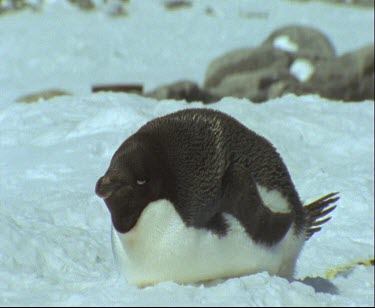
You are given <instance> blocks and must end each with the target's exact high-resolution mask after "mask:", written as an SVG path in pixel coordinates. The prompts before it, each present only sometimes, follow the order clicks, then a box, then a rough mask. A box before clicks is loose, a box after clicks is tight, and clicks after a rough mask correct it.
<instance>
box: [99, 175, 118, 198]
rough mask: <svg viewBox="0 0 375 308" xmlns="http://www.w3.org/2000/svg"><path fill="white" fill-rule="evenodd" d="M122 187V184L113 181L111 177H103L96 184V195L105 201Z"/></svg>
mask: <svg viewBox="0 0 375 308" xmlns="http://www.w3.org/2000/svg"><path fill="white" fill-rule="evenodd" d="M120 186H121V184H119V183H114V182H113V181H111V179H110V177H109V176H102V177H101V178H100V179H99V180H98V181H97V182H96V186H95V193H96V194H97V195H98V196H99V197H100V198H102V199H104V200H105V199H107V198H108V197H109V196H110V195H111V194H112V193H113V192H114V191H115V190H116V189H118V188H119V187H120Z"/></svg>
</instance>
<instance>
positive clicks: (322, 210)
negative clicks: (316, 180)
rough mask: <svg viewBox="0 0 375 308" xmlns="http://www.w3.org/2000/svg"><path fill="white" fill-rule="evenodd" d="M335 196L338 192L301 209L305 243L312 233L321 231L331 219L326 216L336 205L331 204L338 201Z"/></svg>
mask: <svg viewBox="0 0 375 308" xmlns="http://www.w3.org/2000/svg"><path fill="white" fill-rule="evenodd" d="M337 194H338V192H334V193H330V194H328V195H326V196H324V197H322V198H320V199H318V200H315V201H313V202H311V203H310V204H308V205H305V206H304V207H303V209H304V213H305V222H306V231H305V232H306V241H307V240H308V239H309V238H310V237H311V236H312V235H313V234H314V233H316V232H318V231H320V230H321V229H322V227H321V225H322V224H324V223H326V222H327V221H328V220H330V219H331V217H330V216H327V215H328V214H329V213H331V212H332V211H333V210H334V209H335V208H336V205H335V204H333V203H335V202H336V201H337V200H339V199H340V197H338V196H337Z"/></svg>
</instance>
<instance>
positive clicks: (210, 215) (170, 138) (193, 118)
mask: <svg viewBox="0 0 375 308" xmlns="http://www.w3.org/2000/svg"><path fill="white" fill-rule="evenodd" d="M136 135H138V136H139V137H140V138H141V139H145V140H149V143H151V144H152V145H153V147H154V148H153V152H154V153H155V155H157V156H158V159H160V160H161V161H162V164H163V166H164V167H165V169H166V170H165V182H166V183H167V184H166V185H165V197H166V198H167V199H169V200H171V201H172V203H173V204H174V205H175V207H176V209H177V211H178V212H179V214H180V215H181V217H182V218H183V220H184V221H185V222H186V223H187V225H192V226H195V227H206V228H211V229H212V230H213V231H214V232H217V233H218V234H225V231H226V223H225V220H224V219H223V217H222V215H221V213H222V212H223V211H226V212H228V213H231V211H233V209H229V208H228V207H230V203H231V198H232V197H228V194H230V195H231V196H236V195H237V194H241V188H240V187H243V186H244V185H248V186H249V189H252V190H254V191H250V190H249V193H248V195H252V194H255V193H256V187H255V186H254V185H253V182H254V181H255V183H256V184H258V185H261V186H263V187H266V188H267V189H268V190H274V189H275V190H277V191H279V192H280V193H281V194H282V196H283V197H284V198H285V199H286V200H287V201H288V203H289V205H290V207H291V208H290V211H291V214H290V215H289V216H288V217H286V216H285V217H281V216H280V217H275V219H276V220H277V221H278V220H280V223H279V225H280V228H278V227H275V228H274V230H273V231H270V234H269V236H268V237H264V238H262V236H264V235H259V236H260V237H261V241H265V242H269V243H273V242H275V241H276V240H275V239H278V240H279V239H280V238H278V236H279V235H277V234H278V233H280V234H281V233H283V234H285V233H286V231H287V229H288V228H289V226H290V224H291V223H292V222H294V224H295V228H296V232H298V231H299V230H300V229H302V228H303V224H304V214H303V206H302V203H301V201H300V198H299V196H298V193H297V192H296V190H295V187H294V185H293V182H292V180H291V177H290V175H289V172H288V170H287V168H286V166H285V164H284V162H283V160H282V159H281V157H280V155H279V154H278V153H277V151H276V149H275V148H274V147H273V145H272V144H271V143H270V142H269V141H267V140H266V139H265V138H263V137H261V136H259V135H258V134H256V133H255V132H253V131H251V130H250V129H248V128H247V127H245V126H244V125H242V124H241V123H240V122H239V121H237V120H236V119H234V118H232V117H231V116H229V115H226V114H224V113H222V112H219V111H215V110H212V109H186V110H182V111H178V112H175V113H172V114H169V115H166V116H163V117H160V118H156V119H154V120H152V121H150V122H148V123H147V124H145V125H144V126H143V127H141V129H140V130H139V131H138V132H137V133H136ZM233 179H234V180H235V181H238V185H237V186H233V185H232V186H230V185H229V184H232V182H233ZM248 183H249V184H248ZM250 186H254V187H251V188H250ZM228 187H229V188H228ZM237 187H238V189H239V190H238V191H236V190H237ZM245 188H246V187H245ZM249 198H250V199H251V197H249ZM232 199H233V198H232ZM250 199H249V204H250V203H252V204H253V203H257V202H258V201H257V200H258V199H255V197H254V200H250ZM225 200H226V201H225ZM224 203H225V204H224ZM244 206H245V205H242V207H244ZM249 206H250V205H249ZM252 206H254V208H253V209H251V210H249V211H248V212H246V211H244V209H243V208H242V209H241V208H239V209H237V210H236V211H235V214H237V216H239V219H243V220H247V221H249V228H251V226H252V225H254V224H255V223H256V221H255V219H256V218H254V217H256V215H253V213H254V212H256V213H257V215H258V216H259V217H258V218H259V219H262V217H263V216H264V215H265V214H264V213H263V212H262V213H261V212H259V211H258V210H257V208H256V206H257V205H252ZM231 214H233V213H231ZM267 214H269V213H267ZM269 215H271V214H269ZM244 216H249V217H244ZM272 219H273V218H272ZM272 221H275V220H272ZM266 225H267V224H266V223H265V224H264V226H263V227H259V228H260V230H263V231H264V232H266V231H267V230H268V229H269V228H270V226H269V225H267V226H266ZM275 225H277V223H276V224H275ZM266 229H267V230H266ZM281 229H282V230H281ZM263 231H262V232H263ZM268 231H269V230H268ZM268 231H267V232H268ZM249 232H252V233H254V232H255V231H254V232H253V231H251V230H250V231H249ZM258 233H259V232H258ZM252 236H253V237H254V234H252ZM280 236H281V235H280ZM281 237H282V236H281ZM255 239H256V238H255Z"/></svg>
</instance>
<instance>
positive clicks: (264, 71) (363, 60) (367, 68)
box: [204, 25, 374, 102]
mask: <svg viewBox="0 0 375 308" xmlns="http://www.w3.org/2000/svg"><path fill="white" fill-rule="evenodd" d="M373 84H374V46H373V45H371V46H367V47H364V48H361V49H359V50H356V51H353V52H350V53H347V54H344V55H342V56H340V57H337V56H336V54H335V50H334V47H333V45H332V44H331V42H330V41H329V39H328V38H327V37H326V36H325V35H324V34H323V33H321V32H320V31H318V30H317V29H313V28H309V27H306V26H299V25H291V26H286V27H283V28H280V29H278V30H276V31H274V32H273V33H271V35H270V36H269V37H268V38H267V39H266V40H265V41H264V42H263V44H262V45H261V46H259V47H256V48H243V49H239V50H234V51H231V52H229V53H227V54H225V55H223V56H221V57H219V58H217V59H215V60H214V61H212V62H211V64H210V65H209V66H208V68H207V71H206V76H205V82H204V90H205V91H208V92H209V93H211V94H213V95H215V96H217V97H224V96H234V97H240V98H248V99H250V100H251V101H253V102H264V101H267V100H268V99H271V98H275V97H278V96H281V95H283V94H286V93H294V94H297V95H301V94H310V93H315V94H319V95H321V96H322V97H327V98H331V99H335V100H343V101H362V100H366V99H372V100H373V99H374V85H373Z"/></svg>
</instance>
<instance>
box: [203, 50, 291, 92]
mask: <svg viewBox="0 0 375 308" xmlns="http://www.w3.org/2000/svg"><path fill="white" fill-rule="evenodd" d="M291 61H292V59H291V57H290V56H289V55H288V54H287V53H286V52H284V51H281V50H278V49H275V48H273V47H272V46H261V47H259V48H243V49H238V50H234V51H231V52H229V53H227V54H225V55H223V56H221V57H219V58H217V59H215V60H214V61H212V62H211V63H210V64H209V66H208V68H207V71H206V78H205V82H204V88H205V89H211V88H214V87H215V88H217V87H218V86H219V85H220V83H221V82H222V81H223V80H224V79H225V78H228V77H229V76H230V75H235V74H239V73H245V72H251V71H256V70H259V69H264V68H265V67H274V68H275V70H279V69H281V70H285V69H287V68H288V67H289V65H290V63H291Z"/></svg>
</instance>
